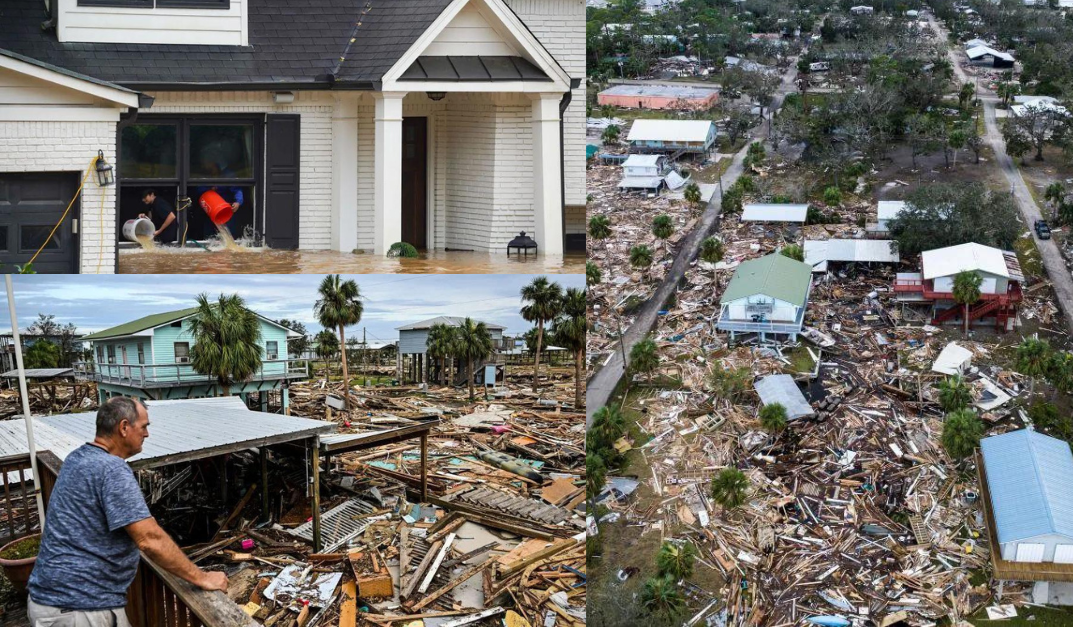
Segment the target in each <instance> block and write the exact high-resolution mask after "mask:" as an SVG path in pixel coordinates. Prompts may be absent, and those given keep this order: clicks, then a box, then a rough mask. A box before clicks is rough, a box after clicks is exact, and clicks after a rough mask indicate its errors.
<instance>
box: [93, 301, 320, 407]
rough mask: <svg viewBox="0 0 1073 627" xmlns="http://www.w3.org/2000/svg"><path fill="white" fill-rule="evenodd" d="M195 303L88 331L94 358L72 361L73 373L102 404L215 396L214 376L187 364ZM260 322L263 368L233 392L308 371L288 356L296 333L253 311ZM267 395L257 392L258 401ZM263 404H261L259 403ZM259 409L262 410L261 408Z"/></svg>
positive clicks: (275, 384) (270, 385)
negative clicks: (116, 399) (93, 388)
mask: <svg viewBox="0 0 1073 627" xmlns="http://www.w3.org/2000/svg"><path fill="white" fill-rule="evenodd" d="M196 312H197V308H196V307H191V308H188V309H180V310H178V311H168V312H164V313H158V314H153V315H150V316H145V317H144V318H138V319H137V320H132V321H131V322H126V323H123V324H121V325H118V326H115V327H112V328H110V329H105V330H103V331H98V332H96V333H90V334H89V335H86V336H85V337H83V338H82V341H83V342H89V344H90V348H91V350H92V351H93V356H94V361H93V362H90V363H81V364H76V366H75V377H76V378H77V379H79V380H82V381H94V382H96V383H97V391H98V396H99V397H100V400H101V402H103V401H104V400H106V399H108V398H109V397H111V396H133V397H137V398H141V399H145V400H164V399H186V398H203V397H209V396H217V395H219V393H220V390H219V386H218V385H217V383H216V378H215V377H212V376H208V375H203V374H199V373H197V372H195V371H194V369H193V367H192V366H191V365H190V361H191V349H192V348H193V346H194V343H195V342H194V335H193V333H191V331H190V321H191V318H192V317H193V315H194V314H195V313H196ZM257 317H258V318H259V319H260V323H261V340H260V344H261V362H262V363H261V368H260V370H258V371H257V372H256V373H254V375H253V376H252V377H250V378H249V379H248V380H246V381H239V382H236V383H234V384H232V385H231V387H230V392H231V394H239V395H243V396H247V395H249V394H250V393H252V392H258V393H260V392H265V391H268V390H280V389H281V388H282V390H283V399H284V401H283V403H284V406H286V404H287V394H286V384H287V382H288V381H290V380H293V379H304V378H306V377H307V376H308V375H307V373H306V367H305V365H304V364H303V365H298V364H297V363H294V362H292V361H291V360H289V359H288V355H287V338H291V337H297V336H298V334H297V333H295V332H294V331H291V330H290V329H288V328H286V327H284V326H282V325H280V324H279V323H278V322H275V321H274V320H269V319H268V318H265V317H264V316H261V315H260V314H257ZM265 398H267V396H266V395H263V394H258V399H259V400H264V399H265ZM262 404H263V403H262ZM262 409H263V408H262Z"/></svg>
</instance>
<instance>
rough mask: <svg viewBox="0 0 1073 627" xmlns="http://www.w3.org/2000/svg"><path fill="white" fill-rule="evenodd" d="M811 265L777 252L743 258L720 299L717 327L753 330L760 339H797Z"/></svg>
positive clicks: (733, 335) (737, 331)
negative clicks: (748, 258)
mask: <svg viewBox="0 0 1073 627" xmlns="http://www.w3.org/2000/svg"><path fill="white" fill-rule="evenodd" d="M811 289H812V268H811V267H809V266H808V265H806V264H804V263H801V262H800V261H797V260H795V259H790V258H789V257H786V256H784V255H781V254H779V253H772V254H770V255H766V256H764V257H760V258H758V259H751V260H749V261H745V262H742V263H741V265H739V266H738V268H737V269H736V270H735V271H734V277H733V278H731V279H730V284H729V285H727V287H726V290H724V291H723V295H722V297H721V298H720V299H719V318H718V321H717V322H716V328H718V329H719V330H720V331H727V332H729V333H730V338H731V340H733V339H735V338H736V337H737V335H738V334H742V333H755V334H757V335H758V337H759V339H760V341H761V342H763V341H766V340H767V339H768V336H771V338H772V339H782V338H787V339H789V340H790V341H791V342H792V341H795V340H796V339H797V334H798V333H800V332H801V325H802V324H803V323H804V320H805V309H806V308H807V307H808V297H809V292H810V291H811Z"/></svg>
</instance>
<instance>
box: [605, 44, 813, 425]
mask: <svg viewBox="0 0 1073 627" xmlns="http://www.w3.org/2000/svg"><path fill="white" fill-rule="evenodd" d="M796 78H797V59H796V57H795V58H794V59H792V60H791V63H790V67H789V69H788V70H787V72H786V73H785V74H784V75H783V79H782V83H781V84H780V85H779V89H778V91H777V92H776V94H775V98H774V99H773V101H772V103H771V106H770V107H769V112H768V113H767V117H770V115H771V114H770V111H775V110H778V108H779V107H780V106H782V101H783V99H784V98H785V97H786V94H788V93H790V92H791V91H794V89H795V88H796V87H795V83H794V81H795V79H796ZM767 126H768V125H767V124H766V123H762V124H760V125H759V126H757V127H756V128H754V129H753V130H752V133H751V137H752V138H753V139H754V140H757V139H762V138H763V137H764V135H765V133H766V132H767ZM749 143H751V142H746V146H745V147H744V148H742V149H741V150H740V151H738V152H737V153H736V154H735V155H734V157H733V161H731V164H730V168H728V169H727V171H726V173H724V174H723V185H724V186H725V187H730V186H731V185H733V184H734V182H735V181H736V180H738V177H739V176H741V174H742V170H743V167H742V162H743V161H744V159H745V154H746V152H747V151H748V149H749V146H748V144H749ZM722 198H723V197H722V194H720V193H719V190H718V189H717V190H716V192H715V194H713V195H712V199H711V201H710V202H709V203H708V206H707V208H705V210H704V214H703V215H702V216H701V218H700V221H699V222H698V223H697V225H696V226H695V227H693V231H692V232H690V233H689V235H687V236H686V237H685V238H684V239H683V240H682V242H681V247H680V248H679V249H678V254H677V255H676V256H675V258H674V262H673V263H672V264H671V268H670V270H668V271H667V274H666V275H665V276H664V277H663V281H662V282H661V283H660V284H659V287H658V288H656V291H655V293H654V294H653V295H652V296H651V297H650V298H649V299H648V301H646V302H645V304H644V305H642V306H641V310H640V312H639V313H638V314H637V317H636V318H635V319H634V321H633V324H632V325H631V326H630V328H629V329H627V330H626V331H625V333H624V338H625V340H624V342H625V346H626V354H627V355H629V352H630V350H631V349H632V348H633V346H634V345H635V344H637V342H640V341H641V340H643V339H644V338H645V336H646V335H648V334H649V332H651V330H652V329H653V328H654V327H655V326H656V319H657V317H658V315H659V311H660V309H662V308H663V304H664V303H666V302H667V299H669V298H670V296H671V294H672V293H674V291H675V289H676V288H677V286H678V282H679V281H681V279H682V276H683V275H684V274H685V271H686V268H688V267H689V264H690V263H692V262H693V260H694V259H695V258H696V257H697V254H698V253H699V251H700V244H701V242H703V241H704V238H706V237H708V235H710V234H711V233H712V232H713V231H714V230H716V229H717V228H718V224H719V211H720V207H721V206H722ZM625 366H626V364H625V363H624V362H623V360H622V350H621V349H620V348H619V347H618V346H617V344H616V346H615V351H614V353H613V354H612V356H611V360H610V361H609V362H608V363H607V364H606V365H605V366H604V367H602V368H601V369H600V370H599V372H597V373H596V375H595V376H594V377H593V378H592V379H590V380H589V382H588V384H587V385H586V388H585V407H586V408H587V410H586V416H585V426H586V428H588V427H591V426H592V416H593V414H594V413H595V412H596V410H598V409H600V408H601V407H603V406H604V405H606V404H607V402H608V401H609V400H610V399H611V394H613V393H614V391H615V388H616V387H617V386H618V382H619V381H620V380H621V379H622V377H623V375H624V374H625V371H626V367H625Z"/></svg>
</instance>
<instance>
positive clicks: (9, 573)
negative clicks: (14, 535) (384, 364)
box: [0, 533, 41, 594]
mask: <svg viewBox="0 0 1073 627" xmlns="http://www.w3.org/2000/svg"><path fill="white" fill-rule="evenodd" d="M40 549H41V534H39V533H35V534H34V535H32V536H26V537H25V538H20V539H18V540H15V541H14V542H9V543H7V544H5V545H4V546H2V547H0V568H3V570H4V576H5V577H7V579H8V581H10V582H11V585H12V586H14V587H15V590H17V591H18V593H19V594H26V582H27V581H29V580H30V571H32V570H33V569H34V562H36V561H37V552H38V551H39V550H40Z"/></svg>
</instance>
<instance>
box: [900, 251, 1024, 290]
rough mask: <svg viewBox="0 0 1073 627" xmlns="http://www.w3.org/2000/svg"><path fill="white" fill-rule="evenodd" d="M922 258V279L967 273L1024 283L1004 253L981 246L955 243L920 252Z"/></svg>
mask: <svg viewBox="0 0 1073 627" xmlns="http://www.w3.org/2000/svg"><path fill="white" fill-rule="evenodd" d="M1011 254H1012V253H1011ZM921 259H922V263H921V266H922V267H921V269H922V274H923V275H924V278H925V279H935V278H939V277H949V276H954V275H955V274H957V273H959V272H964V271H966V270H968V271H972V272H986V273H987V274H992V275H994V276H998V277H1003V278H1006V279H1014V280H1016V281H1024V276H1022V275H1021V273H1020V269H1019V268H1018V269H1016V270H1014V269H1013V268H1011V267H1010V265H1009V264H1008V263H1007V259H1008V255H1007V253H1004V252H1003V251H1001V250H999V249H998V248H992V247H990V246H984V245H983V244H976V243H969V244H958V245H957V246H947V247H946V248H937V249H935V250H926V251H924V252H923V253H921Z"/></svg>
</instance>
